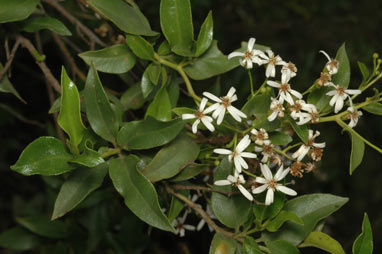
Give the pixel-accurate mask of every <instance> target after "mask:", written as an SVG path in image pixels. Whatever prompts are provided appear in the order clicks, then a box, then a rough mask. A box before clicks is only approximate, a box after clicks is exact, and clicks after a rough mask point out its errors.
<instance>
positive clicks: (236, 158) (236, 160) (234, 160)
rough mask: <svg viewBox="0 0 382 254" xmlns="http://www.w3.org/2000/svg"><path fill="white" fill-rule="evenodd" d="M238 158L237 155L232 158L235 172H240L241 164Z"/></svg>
mask: <svg viewBox="0 0 382 254" xmlns="http://www.w3.org/2000/svg"><path fill="white" fill-rule="evenodd" d="M238 158H239V157H235V158H233V163H234V164H235V169H236V170H237V172H238V173H241V164H240V160H239V159H238Z"/></svg>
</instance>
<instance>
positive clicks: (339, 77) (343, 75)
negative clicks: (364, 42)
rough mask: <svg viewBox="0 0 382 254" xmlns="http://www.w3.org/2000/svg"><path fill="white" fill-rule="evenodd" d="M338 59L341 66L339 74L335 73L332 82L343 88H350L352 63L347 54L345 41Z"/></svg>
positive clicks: (339, 51) (339, 50) (338, 53)
mask: <svg viewBox="0 0 382 254" xmlns="http://www.w3.org/2000/svg"><path fill="white" fill-rule="evenodd" d="M336 60H337V61H338V62H339V67H338V72H337V74H335V75H333V79H332V82H333V83H334V84H336V85H339V86H342V87H343V88H348V86H349V82H350V63H349V58H348V55H347V54H346V49H345V43H343V44H342V45H341V47H340V48H339V49H338V51H337V55H336Z"/></svg>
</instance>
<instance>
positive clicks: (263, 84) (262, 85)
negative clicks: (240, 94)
mask: <svg viewBox="0 0 382 254" xmlns="http://www.w3.org/2000/svg"><path fill="white" fill-rule="evenodd" d="M267 81H268V78H266V79H265V80H264V82H263V83H262V84H261V86H260V87H259V89H257V91H256V92H255V93H254V94H253V96H255V95H257V94H258V93H259V92H260V91H261V89H262V88H263V87H264V86H265V85H266V84H267Z"/></svg>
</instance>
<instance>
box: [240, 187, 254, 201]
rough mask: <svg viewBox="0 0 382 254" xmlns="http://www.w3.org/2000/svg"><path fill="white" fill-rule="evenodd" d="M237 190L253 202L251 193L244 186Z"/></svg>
mask: <svg viewBox="0 0 382 254" xmlns="http://www.w3.org/2000/svg"><path fill="white" fill-rule="evenodd" d="M237 188H239V191H240V192H241V194H243V195H244V197H246V198H247V199H248V200H249V201H252V200H253V197H252V195H251V193H249V192H248V191H247V190H246V189H245V188H244V187H243V186H242V185H239V186H237Z"/></svg>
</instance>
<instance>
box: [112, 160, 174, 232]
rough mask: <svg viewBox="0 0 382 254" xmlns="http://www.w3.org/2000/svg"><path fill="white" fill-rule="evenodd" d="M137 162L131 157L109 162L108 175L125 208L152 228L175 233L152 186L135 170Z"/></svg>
mask: <svg viewBox="0 0 382 254" xmlns="http://www.w3.org/2000/svg"><path fill="white" fill-rule="evenodd" d="M138 161H139V159H138V158H137V157H135V156H133V155H129V156H127V157H126V156H123V157H119V158H113V159H111V160H110V168H109V174H110V178H111V180H112V181H113V184H114V187H115V189H116V190H117V191H118V193H119V194H121V195H122V196H123V197H124V199H125V204H126V206H127V207H128V208H129V209H130V210H131V211H132V212H133V213H134V214H135V215H136V216H137V217H139V218H140V219H141V220H143V221H144V222H146V223H147V224H149V225H151V226H153V227H156V228H159V229H162V230H165V231H170V232H175V229H174V228H173V227H172V226H171V224H170V223H169V221H168V219H167V217H166V216H165V215H164V213H163V212H162V210H161V208H160V206H159V202H158V194H157V192H156V190H155V188H154V186H153V185H152V184H151V183H150V181H149V180H148V179H146V177H144V176H143V175H142V174H141V172H140V171H139V170H137V167H136V166H137V163H138Z"/></svg>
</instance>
